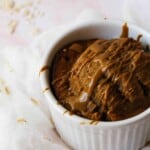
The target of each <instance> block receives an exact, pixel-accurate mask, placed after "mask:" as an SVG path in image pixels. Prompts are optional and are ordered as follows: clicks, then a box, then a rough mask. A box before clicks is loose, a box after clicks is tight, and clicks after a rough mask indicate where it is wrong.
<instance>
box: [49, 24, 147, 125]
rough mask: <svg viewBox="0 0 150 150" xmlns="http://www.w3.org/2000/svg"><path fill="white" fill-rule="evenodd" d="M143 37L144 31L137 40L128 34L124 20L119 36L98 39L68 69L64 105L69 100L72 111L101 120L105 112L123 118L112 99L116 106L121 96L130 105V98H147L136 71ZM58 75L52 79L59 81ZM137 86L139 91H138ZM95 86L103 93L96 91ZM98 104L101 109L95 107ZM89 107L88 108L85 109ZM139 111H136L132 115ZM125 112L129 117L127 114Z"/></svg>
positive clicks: (109, 117)
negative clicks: (111, 94) (113, 94)
mask: <svg viewBox="0 0 150 150" xmlns="http://www.w3.org/2000/svg"><path fill="white" fill-rule="evenodd" d="M140 38H141V35H139V36H138V37H137V40H133V39H132V38H128V27H127V24H125V25H124V26H123V28H122V34H121V35H120V39H112V40H95V42H93V43H92V44H91V45H90V46H89V47H87V48H86V49H85V50H84V51H83V52H81V54H80V56H79V57H78V58H77V60H76V61H75V63H74V64H73V66H72V67H71V70H70V71H69V72H67V78H69V87H68V89H69V90H68V96H66V97H63V98H62V99H64V100H63V101H62V103H63V104H64V106H65V105H66V104H67V106H66V107H67V108H68V109H69V110H70V111H72V112H74V113H76V114H79V115H81V116H84V117H88V118H89V119H93V120H101V119H102V118H103V115H107V119H108V120H120V119H121V118H120V117H119V116H115V115H116V113H117V112H115V111H114V108H113V107H112V106H111V105H112V103H113V106H114V107H116V106H117V103H118V101H115V100H116V99H122V102H121V103H122V104H121V105H123V104H127V105H129V102H130V103H131V104H132V103H133V104H134V105H135V106H136V100H137V99H139V98H140V99H144V100H145V99H146V97H145V95H144V93H142V92H141V91H142V90H141V89H142V88H143V87H142V86H145V85H143V83H142V85H141V82H142V81H140V80H141V79H139V77H138V76H137V75H134V73H135V71H136V65H137V62H138V61H139V59H141V57H142V56H143V55H144V52H143V50H141V49H142V47H141V44H140V43H138V42H139V40H140ZM115 66H117V67H115ZM127 70H129V71H127ZM62 76H66V74H64V75H62ZM62 76H60V77H58V79H59V78H61V80H62V82H61V84H62V85H63V84H64V83H65V81H64V80H63V78H62ZM133 78H134V79H135V80H136V81H137V82H136V81H135V83H134V84H133V85H132V82H130V81H132V80H133ZM58 79H57V78H56V79H55V80H53V81H52V83H53V84H56V82H57V80H58ZM102 79H103V80H102ZM138 82H140V83H138ZM57 84H58V83H57ZM144 84H145V83H144ZM135 86H136V90H137V91H138V95H136V94H135ZM95 90H96V91H97V93H99V92H100V94H97V93H95ZM110 91H112V92H114V93H115V96H114V97H110V95H109V93H110ZM97 99H98V100H97ZM99 99H100V100H99ZM107 99H108V101H107ZM144 100H143V101H144ZM97 106H98V107H101V109H100V110H98V111H95V110H96V109H97ZM108 106H109V107H110V108H109V109H108ZM87 108H88V110H89V112H86V110H87ZM130 111H131V110H129V112H130ZM137 113H138V112H136V111H135V112H134V113H132V114H131V116H132V115H135V114H137ZM122 116H123V117H124V118H126V116H125V114H122ZM91 123H93V122H91Z"/></svg>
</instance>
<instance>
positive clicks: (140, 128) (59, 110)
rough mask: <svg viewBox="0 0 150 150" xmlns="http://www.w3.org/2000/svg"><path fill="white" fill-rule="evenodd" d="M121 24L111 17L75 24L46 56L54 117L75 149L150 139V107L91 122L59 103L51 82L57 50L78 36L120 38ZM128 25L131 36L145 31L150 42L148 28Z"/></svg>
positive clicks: (134, 146) (45, 84)
mask: <svg viewBox="0 0 150 150" xmlns="http://www.w3.org/2000/svg"><path fill="white" fill-rule="evenodd" d="M122 25H123V22H121V21H110V20H100V21H92V22H90V21H87V22H83V23H79V24H75V25H73V24H72V25H70V26H69V27H68V28H67V29H66V30H64V31H63V32H61V33H60V35H59V36H58V37H57V38H56V40H54V41H53V43H51V46H50V47H49V50H48V53H47V54H46V55H45V57H44V59H43V62H42V66H41V70H40V82H41V86H42V90H43V93H44V95H45V96H46V99H47V100H48V104H49V108H50V111H51V116H52V119H53V121H54V124H55V127H56V129H57V131H58V133H59V134H60V136H61V138H62V139H63V140H64V141H65V142H66V143H67V144H68V145H69V146H70V147H71V148H73V149H75V150H138V149H139V148H140V147H142V146H143V145H144V144H145V143H146V142H147V141H149V140H150V108H149V109H147V110H145V111H144V112H143V113H141V114H139V115H137V116H135V117H132V118H129V119H126V120H123V121H116V122H103V121H100V122H94V123H92V121H91V120H88V119H85V118H82V117H79V116H77V115H70V113H69V112H68V111H66V109H65V108H64V107H63V106H61V105H60V104H58V101H57V99H56V98H55V97H54V95H53V93H52V91H51V88H50V85H49V76H50V72H49V67H50V66H51V62H52V59H53V57H54V55H55V53H56V52H57V50H59V49H60V48H62V47H63V46H64V45H66V44H68V43H70V42H72V41H76V40H82V39H93V38H105V39H110V38H117V37H119V35H120V33H121V30H122ZM128 26H129V31H130V36H131V37H134V38H137V36H138V35H139V34H142V35H143V37H142V39H141V41H142V42H143V43H147V44H149V43H150V34H149V33H148V32H147V31H145V30H143V29H141V28H139V27H137V26H136V25H131V24H128ZM49 42H51V41H49Z"/></svg>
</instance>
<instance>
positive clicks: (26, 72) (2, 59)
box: [0, 10, 148, 150]
mask: <svg viewBox="0 0 150 150" xmlns="http://www.w3.org/2000/svg"><path fill="white" fill-rule="evenodd" d="M100 18H101V15H100V14H98V13H97V12H95V11H91V10H88V11H84V12H83V13H82V14H81V15H80V16H79V17H78V18H77V20H76V21H75V22H74V23H80V22H82V21H88V20H91V19H100ZM68 26H69V24H68V25H65V26H61V27H57V28H55V29H53V30H50V31H47V32H46V33H43V34H42V35H41V36H39V37H38V38H37V39H36V40H35V41H34V42H33V44H32V45H31V46H29V47H28V48H21V47H15V48H12V47H11V48H6V49H2V50H0V150H10V149H11V150H60V149H61V150H69V149H70V148H69V147H68V146H67V145H66V144H64V143H63V142H62V140H61V139H60V138H59V136H58V135H57V133H56V132H55V128H54V126H53V124H52V122H51V119H50V113H49V110H48V107H47V103H46V100H45V97H44V96H43V94H42V92H41V88H40V83H39V78H38V73H39V63H40V61H41V58H42V56H43V55H44V52H45V50H47V49H48V47H49V46H50V44H51V43H52V41H53V40H54V39H55V38H56V37H57V36H58V34H59V33H60V32H63V31H64V30H66V29H67V27H68ZM147 150H148V149H147Z"/></svg>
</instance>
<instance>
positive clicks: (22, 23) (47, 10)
mask: <svg viewBox="0 0 150 150" xmlns="http://www.w3.org/2000/svg"><path fill="white" fill-rule="evenodd" d="M15 2H16V3H15V4H16V6H18V5H19V6H21V5H24V4H27V3H28V2H32V5H31V6H30V5H29V6H26V7H24V8H22V9H21V10H20V11H19V12H12V11H11V10H6V9H3V8H0V20H1V21H0V41H1V42H0V46H1V47H5V46H8V45H9V46H10V45H22V46H25V45H28V44H30V43H31V42H32V41H33V40H34V38H35V37H36V36H37V35H39V34H40V33H42V32H44V31H47V30H49V29H52V28H55V27H56V26H59V25H62V24H66V23H69V22H73V21H74V19H75V18H76V17H77V16H78V15H79V14H80V13H81V12H82V11H84V10H86V9H95V10H97V11H98V12H99V13H100V14H101V15H102V17H103V18H105V17H106V18H113V19H123V10H124V9H123V6H124V5H123V4H124V2H125V0H122V1H119V0H114V1H113V2H112V1H110V0H75V1H74V0H34V1H31V0H16V1H15ZM0 3H1V2H0ZM26 10H29V11H30V12H31V14H33V15H35V16H36V17H33V18H32V19H30V18H29V17H28V16H25V15H24V11H26ZM11 20H15V21H17V28H16V31H15V32H14V33H13V34H11V33H10V31H9V25H8V24H9V22H10V21H11ZM35 28H36V29H35ZM33 30H40V32H39V33H38V34H36V35H35V34H33V32H34V31H33Z"/></svg>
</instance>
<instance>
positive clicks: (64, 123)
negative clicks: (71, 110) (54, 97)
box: [50, 105, 150, 150]
mask: <svg viewBox="0 0 150 150" xmlns="http://www.w3.org/2000/svg"><path fill="white" fill-rule="evenodd" d="M50 107H52V105H51V106H50ZM50 110H52V111H51V114H52V118H53V121H54V124H55V127H56V129H57V131H58V133H59V134H60V136H61V138H62V139H63V140H64V141H65V142H66V143H67V144H68V145H69V146H70V147H71V148H73V149H74V150H139V148H141V147H142V146H144V144H145V143H146V142H147V141H149V140H150V125H149V123H150V116H147V117H145V118H142V119H140V120H138V121H136V122H133V123H131V124H128V125H123V126H115V127H113V126H111V127H110V126H106V127H103V126H101V125H100V124H101V123H98V124H96V125H94V124H90V121H89V122H86V123H85V124H84V123H83V122H81V123H80V122H79V123H76V122H74V120H71V119H69V118H68V117H67V115H70V114H67V113H65V114H60V113H59V112H57V110H53V108H50ZM72 117H73V116H72Z"/></svg>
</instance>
